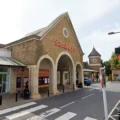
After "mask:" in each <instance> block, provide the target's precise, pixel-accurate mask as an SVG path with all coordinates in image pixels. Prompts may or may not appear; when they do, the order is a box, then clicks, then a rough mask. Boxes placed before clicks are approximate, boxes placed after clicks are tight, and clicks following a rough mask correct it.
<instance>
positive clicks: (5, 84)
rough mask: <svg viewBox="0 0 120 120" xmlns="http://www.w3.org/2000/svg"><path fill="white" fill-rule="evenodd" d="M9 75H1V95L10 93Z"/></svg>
mask: <svg viewBox="0 0 120 120" xmlns="http://www.w3.org/2000/svg"><path fill="white" fill-rule="evenodd" d="M8 78H9V77H8V75H7V74H0V93H7V92H8V91H9V79H8Z"/></svg>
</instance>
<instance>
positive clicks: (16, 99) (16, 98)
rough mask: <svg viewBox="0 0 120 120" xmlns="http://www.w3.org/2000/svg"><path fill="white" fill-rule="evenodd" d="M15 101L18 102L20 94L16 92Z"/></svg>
mask: <svg viewBox="0 0 120 120" xmlns="http://www.w3.org/2000/svg"><path fill="white" fill-rule="evenodd" d="M15 101H16V102H17V101H18V92H16V97H15Z"/></svg>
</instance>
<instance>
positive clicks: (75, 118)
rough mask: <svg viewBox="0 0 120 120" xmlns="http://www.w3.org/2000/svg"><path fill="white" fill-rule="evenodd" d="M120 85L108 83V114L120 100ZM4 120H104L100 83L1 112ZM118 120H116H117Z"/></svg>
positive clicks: (0, 116)
mask: <svg viewBox="0 0 120 120" xmlns="http://www.w3.org/2000/svg"><path fill="white" fill-rule="evenodd" d="M119 86H120V83H116V82H115V83H111V82H108V83H107V88H106V91H107V92H106V94H107V101H108V113H109V116H111V115H112V112H111V111H113V108H114V106H115V105H116V103H117V102H118V101H119V100H120V87H119ZM0 120H104V106H103V97H102V91H101V89H100V85H99V83H97V84H93V85H92V86H90V87H86V88H83V89H80V90H76V91H72V92H68V93H64V94H60V95H57V96H53V97H50V98H46V99H41V100H36V101H31V102H28V103H25V104H22V105H18V106H15V107H11V108H7V109H3V110H0ZM113 120H114V119H113Z"/></svg>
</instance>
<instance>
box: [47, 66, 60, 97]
mask: <svg viewBox="0 0 120 120" xmlns="http://www.w3.org/2000/svg"><path fill="white" fill-rule="evenodd" d="M49 81H50V82H49V90H50V92H51V93H53V94H54V95H55V94H58V93H59V92H58V90H57V70H56V69H55V67H54V68H53V69H51V70H50V80H49Z"/></svg>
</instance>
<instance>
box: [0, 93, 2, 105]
mask: <svg viewBox="0 0 120 120" xmlns="http://www.w3.org/2000/svg"><path fill="white" fill-rule="evenodd" d="M0 105H2V95H0Z"/></svg>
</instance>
